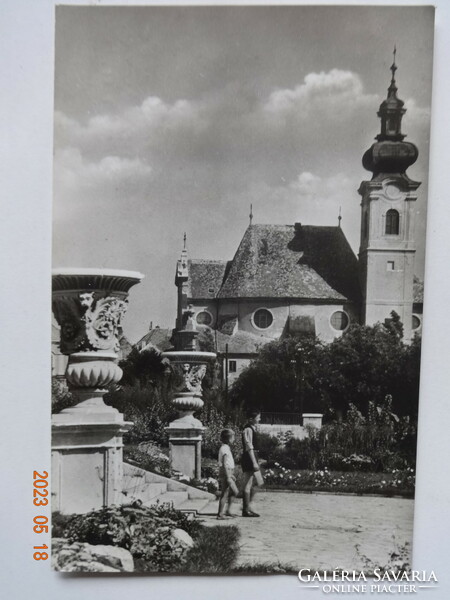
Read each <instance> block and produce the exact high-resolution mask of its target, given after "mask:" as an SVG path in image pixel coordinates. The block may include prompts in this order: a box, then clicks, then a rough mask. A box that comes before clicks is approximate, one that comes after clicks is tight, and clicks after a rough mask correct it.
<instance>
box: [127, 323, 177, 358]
mask: <svg viewBox="0 0 450 600" xmlns="http://www.w3.org/2000/svg"><path fill="white" fill-rule="evenodd" d="M171 337H172V329H161V328H160V327H155V328H154V329H150V331H148V332H147V333H146V334H145V335H144V336H143V337H142V338H141V339H140V340H139V341H138V342H137V343H136V347H137V348H138V349H139V350H141V351H142V350H149V349H151V348H154V349H155V350H158V351H159V352H166V351H167V350H172V348H173V344H172V342H171V341H170V340H171Z"/></svg>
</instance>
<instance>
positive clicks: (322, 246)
mask: <svg viewBox="0 0 450 600" xmlns="http://www.w3.org/2000/svg"><path fill="white" fill-rule="evenodd" d="M222 268H223V273H224V274H225V280H224V283H223V285H222V287H221V289H220V291H219V293H218V297H219V298H262V297H266V298H297V299H304V300H334V301H345V300H351V301H358V300H359V295H360V292H359V285H358V261H357V258H356V256H355V254H354V253H353V251H352V249H351V247H350V245H349V243H348V242H347V239H346V237H345V235H344V233H343V231H342V229H341V228H340V227H324V226H315V225H301V224H296V225H250V226H249V227H248V228H247V231H246V232H245V234H244V237H243V238H242V241H241V243H240V245H239V248H238V250H237V252H236V254H235V256H234V258H233V260H232V262H231V265H230V266H229V268H228V269H225V263H223V267H222ZM225 270H226V273H225Z"/></svg>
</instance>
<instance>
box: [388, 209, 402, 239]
mask: <svg viewBox="0 0 450 600" xmlns="http://www.w3.org/2000/svg"><path fill="white" fill-rule="evenodd" d="M399 229H400V215H399V214H398V211H397V210H395V209H394V208H390V209H389V210H388V211H387V213H386V234H387V235H398V233H399Z"/></svg>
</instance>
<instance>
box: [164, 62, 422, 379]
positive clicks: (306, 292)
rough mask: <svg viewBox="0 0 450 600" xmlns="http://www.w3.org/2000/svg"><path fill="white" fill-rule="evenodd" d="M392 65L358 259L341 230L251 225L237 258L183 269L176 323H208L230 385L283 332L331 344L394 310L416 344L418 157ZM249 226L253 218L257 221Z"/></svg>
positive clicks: (365, 195)
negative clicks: (414, 173)
mask: <svg viewBox="0 0 450 600" xmlns="http://www.w3.org/2000/svg"><path fill="white" fill-rule="evenodd" d="M396 69H397V67H396V64H395V56H394V63H393V65H392V67H391V71H392V79H391V82H390V85H389V88H388V95H387V98H386V99H385V100H384V101H383V102H382V104H381V106H380V108H379V111H378V116H379V117H380V120H381V132H380V133H379V134H378V135H377V136H376V142H375V143H374V144H373V145H372V146H371V148H369V150H367V151H366V153H365V154H364V156H363V166H364V168H365V169H367V170H368V171H370V172H371V173H372V177H371V179H370V180H369V179H368V180H366V181H363V182H362V183H361V186H360V188H359V194H360V195H361V198H362V200H361V241H360V248H359V255H358V257H357V256H355V254H354V252H353V250H352V248H351V247H350V244H349V243H348V241H347V239H346V237H345V234H344V232H343V231H342V229H341V227H340V219H339V225H338V226H326V227H324V226H315V225H306V224H303V223H295V224H291V225H257V224H253V223H252V222H250V225H249V227H248V228H247V230H246V232H245V233H244V236H243V238H242V241H241V243H240V244H239V247H238V249H237V251H236V254H235V256H234V258H233V259H232V260H230V261H226V260H223V261H217V260H207V259H193V258H189V257H188V252H187V249H186V243H185V247H184V249H183V251H182V253H181V258H180V260H179V261H178V263H177V270H176V277H175V284H176V286H177V288H178V312H177V324H176V326H177V327H180V325H181V322H182V318H183V313H184V311H185V310H186V309H187V308H188V307H189V308H190V310H191V311H193V312H194V318H195V319H196V322H197V324H198V325H199V326H203V327H209V328H210V329H211V333H212V334H213V337H214V340H215V345H216V351H217V352H218V353H219V355H221V356H222V357H223V358H224V360H225V371H226V373H227V381H229V382H230V383H232V381H233V380H234V379H235V378H236V377H237V376H238V375H239V372H240V371H241V370H242V368H243V367H244V366H245V365H246V364H248V362H249V361H250V360H251V359H252V358H253V357H255V356H256V355H257V353H258V351H259V349H260V348H261V346H262V345H263V344H265V343H267V342H268V341H270V340H275V339H279V338H280V337H282V336H284V335H302V334H315V335H317V336H318V337H319V338H320V339H321V340H323V341H324V342H331V341H332V340H334V339H335V338H337V337H338V336H340V335H342V333H343V332H344V331H345V330H346V329H347V328H348V327H349V325H350V324H351V323H361V324H367V325H374V324H375V323H378V322H381V323H385V322H386V320H388V319H390V318H391V312H392V311H395V312H396V313H397V314H398V315H399V316H400V319H401V321H402V323H403V327H404V339H405V341H406V342H409V341H410V340H411V339H412V337H413V336H414V334H415V333H417V332H419V331H420V329H421V325H422V295H423V286H422V284H421V282H420V281H419V280H417V279H416V278H415V276H414V256H415V252H416V246H415V241H414V217H415V202H416V200H417V190H418V188H419V185H420V183H418V182H416V181H413V180H411V179H410V178H409V177H408V175H407V173H406V170H407V168H408V167H409V166H411V165H412V164H413V163H414V162H415V161H416V160H417V156H418V150H417V148H416V146H415V145H414V144H412V143H411V142H406V141H404V138H405V135H404V134H403V133H402V131H401V122H402V117H403V115H404V114H405V112H406V109H405V108H404V102H403V101H402V100H400V99H399V98H398V96H397V86H396V82H395V71H396ZM250 221H251V220H250Z"/></svg>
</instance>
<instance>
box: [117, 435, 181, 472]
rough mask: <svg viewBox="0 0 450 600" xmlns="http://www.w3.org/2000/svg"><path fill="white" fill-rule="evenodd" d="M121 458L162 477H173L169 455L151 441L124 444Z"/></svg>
mask: <svg viewBox="0 0 450 600" xmlns="http://www.w3.org/2000/svg"><path fill="white" fill-rule="evenodd" d="M123 458H124V460H125V461H126V462H129V463H131V464H133V465H136V466H138V467H139V468H140V469H144V470H145V471H153V472H154V473H159V474H160V475H163V476H164V477H173V475H174V473H173V471H172V469H171V468H170V461H169V457H168V456H166V455H165V454H164V453H163V452H162V451H161V449H160V448H159V447H158V446H156V445H155V444H153V443H151V442H141V444H139V446H137V447H136V446H124V449H123Z"/></svg>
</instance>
